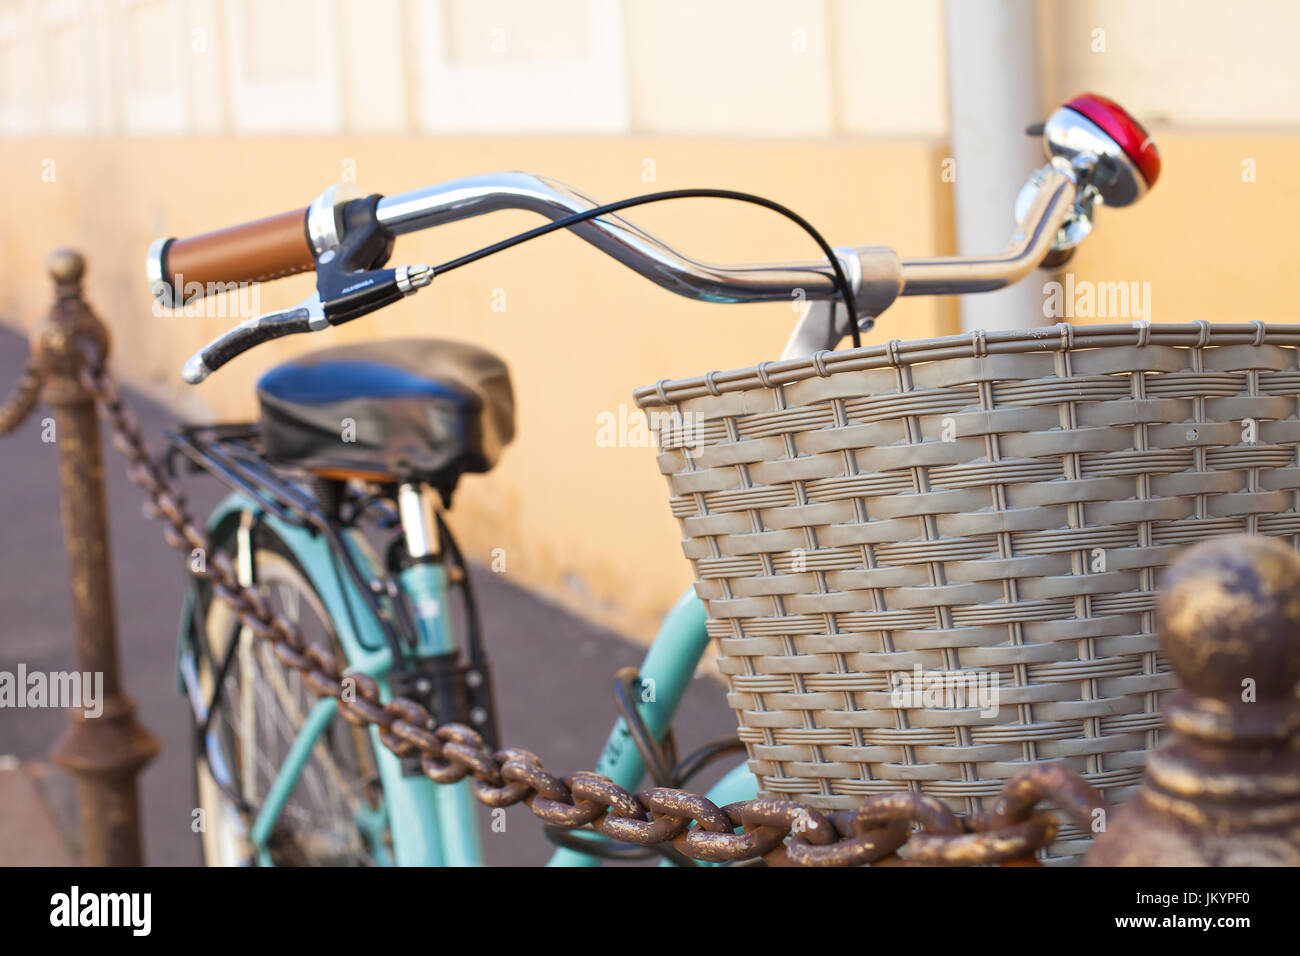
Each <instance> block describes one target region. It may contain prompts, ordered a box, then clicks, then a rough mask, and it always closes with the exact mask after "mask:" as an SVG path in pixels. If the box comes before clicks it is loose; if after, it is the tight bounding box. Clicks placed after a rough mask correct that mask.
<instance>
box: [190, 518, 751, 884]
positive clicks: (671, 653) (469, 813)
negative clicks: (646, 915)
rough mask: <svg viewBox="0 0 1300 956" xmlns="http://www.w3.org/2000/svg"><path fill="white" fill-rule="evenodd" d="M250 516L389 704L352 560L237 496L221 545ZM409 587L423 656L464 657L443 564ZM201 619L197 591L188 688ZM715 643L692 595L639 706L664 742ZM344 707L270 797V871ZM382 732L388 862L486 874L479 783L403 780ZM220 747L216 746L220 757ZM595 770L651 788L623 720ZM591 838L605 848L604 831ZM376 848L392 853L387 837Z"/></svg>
mask: <svg viewBox="0 0 1300 956" xmlns="http://www.w3.org/2000/svg"><path fill="white" fill-rule="evenodd" d="M249 512H251V513H252V514H253V515H254V516H255V517H256V518H257V520H258V521H259V522H261V523H262V524H264V525H266V526H267V527H269V528H270V529H271V530H272V531H273V532H274V533H275V534H276V535H277V536H278V537H279V538H280V539H281V540H282V541H284V542H285V544H286V545H288V547H289V549H290V551H292V553H293V556H294V559H295V560H296V561H297V563H298V565H299V567H300V568H301V569H302V571H303V573H304V574H305V575H306V577H307V580H308V581H309V583H310V584H311V586H312V587H313V588H314V589H315V591H316V593H317V594H318V595H319V596H320V599H321V601H322V602H323V604H324V607H325V611H326V613H327V614H328V616H329V619H330V621H331V623H332V624H333V626H334V629H335V632H336V633H337V635H338V639H339V643H340V644H341V645H342V647H343V650H344V653H345V654H346V655H347V660H348V669H349V671H351V672H353V673H362V674H367V675H369V676H371V677H373V678H375V680H376V681H378V683H379V686H380V690H381V694H382V695H383V696H385V697H387V696H388V694H389V693H390V690H389V685H388V680H387V677H388V673H389V671H390V670H391V668H392V665H393V660H392V652H391V650H390V647H389V642H388V641H387V640H386V639H385V635H384V627H385V625H384V624H383V622H381V621H379V620H378V619H376V618H375V616H374V614H372V613H371V611H370V608H369V605H368V604H367V603H366V602H365V600H364V599H363V598H362V597H361V595H360V594H359V593H358V592H357V590H356V587H355V585H353V583H352V581H351V579H350V578H349V577H348V576H347V575H346V574H343V573H341V572H340V567H339V566H340V559H339V557H338V556H337V555H336V554H334V552H333V551H332V550H331V549H330V546H329V544H328V542H327V541H326V540H325V537H324V536H323V535H320V534H314V533H313V532H312V531H310V530H308V529H306V528H302V527H299V526H296V525H293V524H290V523H288V522H285V521H282V520H280V519H279V518H277V517H276V516H275V515H274V514H270V513H265V512H263V510H262V509H261V507H260V506H259V505H258V504H256V503H255V502H254V501H253V500H252V499H250V498H248V497H247V496H245V495H243V494H240V493H238V492H236V493H233V494H231V495H229V496H227V497H226V498H225V500H224V501H222V502H221V504H220V505H218V506H217V508H216V510H215V511H214V512H213V513H212V515H211V516H210V518H209V521H208V524H209V529H210V530H211V531H212V533H213V540H214V543H216V544H218V545H219V544H222V543H224V542H223V541H222V540H221V537H222V532H223V529H224V532H225V537H226V539H227V540H228V539H229V536H230V533H231V532H230V529H232V528H234V527H236V526H237V525H238V524H239V520H240V518H241V516H242V515H244V514H245V513H249ZM339 536H340V538H341V539H342V541H343V543H344V546H345V547H347V548H349V549H350V551H351V553H352V556H353V558H354V560H355V561H356V562H357V564H358V566H359V567H361V568H362V569H363V570H373V571H374V572H375V573H376V574H378V573H379V572H380V569H379V568H376V567H374V565H373V561H372V558H371V557H370V553H369V550H368V549H367V548H365V547H363V546H362V541H361V536H360V533H359V532H357V531H355V530H353V529H348V528H342V529H340V531H339ZM398 583H399V586H400V587H401V588H402V590H403V591H404V592H405V593H406V594H407V595H408V596H409V597H410V598H411V599H412V600H411V601H410V607H412V608H413V609H415V614H416V627H417V630H418V648H417V653H419V654H437V653H443V652H446V651H450V650H454V649H455V646H456V645H455V642H454V639H453V636H452V634H451V632H450V628H449V622H448V620H447V619H446V617H445V615H444V614H442V613H440V612H441V611H442V609H445V608H447V607H448V600H447V597H448V594H447V582H446V580H445V577H444V572H443V569H442V567H441V566H440V565H437V564H431V563H420V564H415V565H413V566H411V567H409V568H407V569H406V570H405V571H403V572H402V573H401V575H400V577H399V582H398ZM193 616H194V603H193V594H192V592H191V594H190V595H189V596H188V597H187V599H186V603H185V609H184V612H183V614H182V620H181V628H180V640H179V657H178V661H179V666H178V673H179V674H180V675H181V676H180V684H181V690H182V691H185V690H186V687H185V683H186V682H185V679H184V674H185V673H186V672H187V669H188V670H189V672H191V673H192V672H193V665H194V658H195V648H194V646H193V635H194V621H193ZM707 644H708V635H707V633H706V632H705V628H704V609H703V607H702V606H701V604H700V602H699V601H698V599H696V597H695V595H694V594H693V593H692V592H690V591H688V592H687V593H686V594H684V595H683V596H682V597H681V599H680V600H678V602H677V604H676V605H675V606H674V607H673V609H672V610H671V611H670V612H669V613H668V615H667V616H666V617H665V619H664V622H663V625H662V626H661V627H660V629H659V633H658V635H657V636H656V637H655V640H654V643H653V644H652V645H651V647H650V649H649V651H648V652H647V653H646V656H645V660H644V661H643V662H642V664H641V668H640V674H641V679H642V687H643V693H642V694H641V696H640V698H639V699H638V700H636V701H635V706H636V708H637V711H638V713H639V715H640V717H641V718H642V720H644V721H645V723H646V726H647V727H648V728H649V729H650V732H651V733H652V734H653V735H654V736H655V738H656V739H659V738H662V737H663V736H664V734H665V733H666V732H667V730H668V728H669V726H670V725H671V723H672V719H673V716H674V714H675V713H676V711H677V707H678V704H679V703H680V702H681V699H682V695H683V694H684V693H685V690H686V687H687V685H688V684H689V683H690V680H691V677H692V675H693V674H694V672H695V668H696V667H697V666H698V664H699V662H700V657H701V656H702V654H703V653H704V649H705V647H706V646H707ZM191 697H193V695H191ZM195 706H196V707H197V706H198V704H195ZM335 710H336V701H334V700H333V699H331V698H326V699H322V700H320V701H318V702H317V703H316V705H315V706H314V707H313V709H312V710H311V712H310V713H309V714H308V716H307V718H306V720H305V721H304V722H303V726H302V728H301V730H300V731H299V733H298V736H297V738H296V739H295V740H294V742H293V744H292V745H291V746H290V748H289V753H288V754H287V756H286V757H285V760H284V763H283V764H282V765H281V766H280V768H279V770H278V772H277V774H276V777H275V780H274V781H273V782H272V784H271V787H270V788H269V790H268V792H267V796H266V800H265V801H264V803H263V805H262V807H261V808H260V809H259V811H258V813H257V816H256V819H255V820H254V821H253V825H252V827H251V829H250V832H249V838H250V840H251V842H252V845H253V850H254V852H255V854H256V858H257V860H258V862H259V863H264V864H265V863H269V862H270V858H269V854H268V853H267V852H266V840H267V838H268V837H269V836H270V834H271V832H272V830H273V829H274V827H275V823H276V820H277V819H278V818H279V815H280V813H281V811H282V810H283V809H284V805H285V802H286V801H287V800H288V797H289V794H290V793H292V792H293V789H294V786H295V784H296V783H297V781H298V777H299V775H300V774H301V773H302V770H303V767H304V766H305V765H306V762H307V759H308V757H309V756H310V754H311V751H312V747H313V745H314V744H315V743H316V741H317V740H318V739H319V737H320V735H321V734H322V733H323V732H324V730H325V728H326V727H327V726H328V725H329V723H330V721H331V720H333V719H334V718H335ZM370 734H371V741H372V743H373V746H374V751H375V757H376V760H377V762H378V767H379V774H380V781H381V783H382V785H383V793H384V805H383V807H382V808H381V809H380V810H379V811H374V812H370V813H368V814H366V816H365V818H363V819H358V820H357V821H356V822H357V825H358V826H359V827H360V828H362V829H363V830H364V831H365V832H368V833H371V834H375V835H378V834H380V833H382V832H383V830H384V827H385V825H387V827H388V828H389V830H390V832H391V834H392V842H393V854H392V858H391V859H388V858H386V857H381V858H380V860H379V862H381V863H390V864H395V865H398V866H478V865H481V864H482V863H483V850H482V844H481V842H480V839H479V834H480V830H479V809H478V806H477V803H476V801H475V800H474V798H473V795H472V793H471V791H470V784H469V781H468V780H462V781H460V782H459V783H455V784H435V783H433V781H431V780H429V779H427V778H426V777H424V776H406V775H404V774H403V773H402V767H401V762H400V760H399V759H398V758H397V757H395V756H394V755H393V754H392V753H390V752H389V751H388V749H387V748H386V747H383V746H382V745H381V744H380V743H379V739H378V731H377V730H376V729H375V728H373V727H372V728H371V729H370ZM213 749H214V748H212V747H209V748H208V752H209V754H212V753H213ZM595 769H596V770H597V771H598V772H600V773H603V774H605V775H606V776H608V777H610V778H611V779H612V780H614V781H615V782H616V783H618V784H619V785H620V786H623V787H626V788H627V789H629V790H633V789H635V788H636V787H637V786H638V785H639V783H640V782H641V779H642V777H643V776H644V774H645V766H644V763H643V762H642V760H641V756H640V754H639V753H638V752H637V749H636V747H635V746H634V745H633V743H632V738H631V735H630V734H629V732H628V728H627V724H626V723H625V721H624V720H623V719H622V718H621V717H620V718H618V720H617V721H616V722H615V724H614V728H613V730H612V731H611V732H610V735H609V738H608V740H607V742H606V744H605V748H604V751H603V752H602V753H601V755H600V758H599V759H598V760H597V762H596V767H595ZM756 792H757V785H756V782H755V780H754V777H753V775H752V774H751V773H750V772H749V770H748V768H747V767H746V766H745V764H744V763H741V764H740V765H738V766H737V767H736V768H735V769H733V770H732V771H731V772H729V773H728V774H727V775H726V776H725V777H724V778H723V779H722V780H721V781H719V782H718V784H717V785H716V786H715V787H714V788H713V790H712V791H710V793H709V798H710V799H711V800H713V801H714V803H717V804H718V805H720V806H721V805H725V804H727V803H732V802H734V801H736V800H744V799H749V798H751V797H753V796H754V795H755V793H756ZM590 838H591V839H594V840H598V839H602V838H601V837H599V836H597V835H596V834H592V835H591V837H590ZM372 843H373V845H376V846H381V845H382V843H381V841H379V840H374V841H372ZM599 863H600V859H599V858H598V857H596V856H592V855H590V854H586V853H580V852H578V851H575V850H567V849H561V850H558V851H557V852H556V853H555V855H554V856H553V857H552V859H551V862H550V865H551V866H596V865H599Z"/></svg>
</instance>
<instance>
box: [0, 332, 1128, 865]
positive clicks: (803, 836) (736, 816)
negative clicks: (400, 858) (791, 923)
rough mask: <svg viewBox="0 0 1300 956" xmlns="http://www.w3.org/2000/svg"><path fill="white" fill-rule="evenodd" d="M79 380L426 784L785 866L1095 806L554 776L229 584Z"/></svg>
mask: <svg viewBox="0 0 1300 956" xmlns="http://www.w3.org/2000/svg"><path fill="white" fill-rule="evenodd" d="M80 380H81V384H82V386H83V387H84V388H85V389H86V390H87V391H88V392H89V393H90V395H91V396H92V397H93V398H94V400H95V404H96V406H97V408H98V409H99V413H100V415H101V417H102V418H103V419H104V420H105V421H106V422H107V424H108V426H109V428H110V429H111V431H112V441H113V445H114V447H116V448H117V450H118V451H119V452H120V453H121V454H122V455H123V456H124V457H125V459H126V462H127V474H128V477H129V478H130V480H131V481H132V483H134V484H135V485H137V486H139V487H140V488H141V489H142V490H143V491H144V492H145V494H146V495H147V501H146V504H145V513H146V514H147V515H148V516H149V517H151V518H158V519H161V520H162V521H163V536H164V538H165V539H166V541H167V542H168V544H170V545H171V546H173V547H175V548H180V549H183V550H186V551H190V550H192V549H201V551H202V553H203V554H205V555H207V560H206V561H204V562H202V563H201V564H200V565H198V566H197V567H196V565H195V563H193V562H187V566H188V567H189V568H190V571H191V573H192V574H194V575H195V576H196V577H199V578H202V579H203V580H206V581H207V582H209V584H210V585H211V586H212V588H213V591H214V593H215V594H216V595H217V596H218V597H220V598H221V599H222V600H223V601H225V602H226V603H228V604H229V605H230V606H231V607H232V609H233V610H234V611H235V612H236V613H237V614H238V616H239V619H240V621H241V623H242V624H243V625H244V626H245V627H247V628H249V630H250V631H251V632H252V633H253V635H254V636H255V637H256V638H257V639H258V640H265V641H269V642H270V643H271V646H272V649H273V651H274V653H275V656H276V658H277V659H278V660H279V662H280V663H281V664H282V665H283V666H285V667H288V668H292V669H294V670H296V671H298V672H300V674H301V676H302V680H303V683H304V684H305V685H306V686H307V687H308V688H310V689H311V690H312V692H313V693H315V694H316V695H317V696H320V697H334V698H336V699H337V700H338V701H339V711H340V712H341V713H342V714H343V716H344V718H346V719H347V720H348V721H350V722H352V723H353V724H356V725H358V726H369V725H374V726H376V727H377V728H378V733H379V739H380V741H381V742H382V743H383V745H384V746H385V747H387V748H388V749H389V750H390V751H392V752H393V753H394V754H395V755H397V756H399V757H412V756H416V755H418V756H419V759H420V765H421V768H422V769H423V771H424V773H425V775H426V776H427V777H428V778H429V779H430V780H432V781H434V782H435V783H454V782H456V781H459V780H463V779H465V778H466V777H469V778H470V784H471V789H472V791H473V794H474V796H475V797H476V798H477V799H478V801H479V802H480V803H483V804H485V805H487V806H489V807H508V806H513V805H514V804H518V803H523V804H524V805H525V806H527V807H528V808H529V809H531V810H532V812H533V814H534V815H535V816H536V817H538V818H539V819H540V820H542V821H543V822H545V823H549V824H552V825H555V826H559V827H563V828H567V829H579V828H589V829H590V830H593V831H595V832H596V833H599V834H601V835H603V836H605V837H608V838H609V839H612V840H617V841H621V842H624V843H631V844H635V845H637V846H642V847H653V846H657V845H660V844H664V843H671V844H672V846H673V847H674V849H676V850H677V851H678V852H679V853H681V854H684V855H685V856H687V857H690V858H692V859H695V860H704V861H709V862H715V863H736V862H742V861H747V860H754V859H758V858H761V859H762V860H763V861H764V862H766V863H768V864H773V865H799V866H860V865H864V864H870V863H880V864H883V865H931V866H936V865H937V866H972V865H979V864H990V863H1003V862H1010V861H1020V860H1025V859H1026V858H1029V857H1031V856H1032V854H1034V853H1035V851H1037V850H1039V849H1041V848H1043V847H1045V846H1047V845H1048V844H1049V843H1050V842H1051V841H1052V840H1053V839H1054V838H1055V836H1056V833H1057V825H1056V821H1055V820H1054V819H1053V817H1052V816H1051V815H1050V814H1048V813H1046V812H1044V811H1042V810H1040V809H1038V804H1039V803H1041V802H1042V801H1044V800H1051V801H1052V802H1054V803H1055V804H1056V805H1057V806H1058V807H1059V808H1060V809H1061V810H1063V811H1064V812H1065V813H1066V814H1068V815H1069V816H1070V817H1071V818H1072V819H1073V820H1074V821H1075V822H1076V824H1077V825H1079V826H1081V827H1083V828H1084V829H1085V830H1087V829H1089V828H1090V826H1091V820H1092V816H1093V814H1094V813H1095V812H1096V811H1097V809H1098V808H1100V807H1103V806H1104V804H1103V802H1102V800H1101V799H1100V797H1099V795H1098V794H1097V793H1096V791H1095V790H1093V788H1092V787H1091V786H1090V785H1089V784H1088V783H1087V782H1086V781H1084V780H1083V778H1081V777H1079V776H1078V775H1077V774H1075V773H1073V772H1072V771H1070V770H1068V769H1066V768H1064V767H1062V766H1059V765H1055V764H1033V765H1030V766H1028V767H1026V768H1025V769H1023V770H1021V771H1019V772H1018V773H1017V774H1015V775H1014V776H1013V777H1011V778H1010V779H1009V780H1008V781H1007V782H1006V784H1005V785H1004V786H1003V788H1002V791H1001V795H1000V796H999V797H998V799H997V800H996V802H995V804H994V807H993V809H992V810H989V811H986V812H982V813H977V814H971V815H968V816H965V817H963V816H960V815H958V814H956V813H955V812H953V811H952V810H951V809H950V808H949V807H948V806H947V805H946V804H944V803H943V802H942V801H940V800H938V799H937V798H935V797H932V796H929V795H926V794H923V793H917V792H911V791H909V792H899V793H888V794H878V795H874V796H869V797H867V798H865V799H864V800H863V801H862V803H861V804H860V805H859V806H858V807H857V808H856V809H853V810H844V811H837V812H831V813H822V812H821V811H818V810H816V809H814V808H812V807H809V806H806V805H804V804H800V803H798V802H796V801H793V800H785V799H779V798H774V797H761V798H759V799H755V800H745V801H741V802H738V803H733V804H729V805H727V806H724V807H719V806H717V805H716V804H714V803H713V802H711V801H710V800H708V799H707V798H706V797H703V796H700V795H699V794H695V793H690V792H688V791H685V790H672V789H667V788H663V787H653V788H650V789H647V790H643V791H640V792H637V793H632V792H630V791H628V790H626V789H625V788H623V787H621V786H619V785H618V784H616V783H615V782H614V781H613V780H611V779H609V778H608V777H606V776H603V775H602V774H598V773H594V772H590V771H578V772H577V773H573V774H570V775H568V776H565V777H557V776H555V775H553V774H551V773H550V772H548V771H547V770H546V769H545V768H544V767H543V765H542V762H541V760H540V759H539V758H538V757H537V756H536V755H535V754H533V753H531V752H529V751H527V750H521V749H517V748H505V749H501V750H497V751H495V752H489V751H488V750H487V749H486V748H485V746H484V743H483V740H482V738H481V737H480V736H479V734H478V732H477V731H475V730H473V729H472V728H470V727H467V726H465V725H463V724H454V723H450V724H443V725H441V726H435V725H434V724H433V722H432V720H431V719H430V717H429V714H428V711H426V710H425V709H424V707H422V706H421V705H420V704H418V703H416V702H415V701H412V700H408V699H406V698H400V697H399V698H394V699H392V700H390V701H388V702H387V703H384V702H383V701H382V700H381V699H380V693H379V683H378V682H377V681H376V680H375V679H374V678H373V677H370V676H368V675H365V674H350V673H347V671H346V670H345V669H344V668H343V667H341V666H340V662H339V661H338V660H336V659H335V657H334V654H333V653H332V652H331V651H330V650H329V649H327V648H326V647H324V646H323V645H321V644H318V643H313V644H306V643H305V642H304V640H303V637H302V635H301V634H300V633H299V632H298V630H297V628H296V627H295V626H294V624H293V623H292V622H291V621H289V620H288V619H286V618H285V617H283V616H281V615H276V614H272V613H271V611H270V610H269V608H268V607H267V605H266V603H265V601H264V600H263V598H262V596H261V594H260V593H259V592H258V591H256V590H255V589H252V588H248V587H245V586H243V585H242V584H240V583H239V580H238V577H237V575H236V571H235V567H234V565H233V563H232V561H231V559H230V556H229V555H227V554H226V553H224V552H222V551H217V550H211V549H210V547H209V542H208V537H207V534H206V533H205V532H204V530H203V528H202V527H201V526H200V525H199V524H197V523H196V522H195V521H194V519H193V517H192V516H191V515H190V513H189V511H188V509H187V508H186V505H185V501H184V498H183V496H182V495H181V494H179V493H178V492H177V490H176V489H175V487H174V486H173V485H172V483H171V481H170V479H169V477H168V476H167V475H165V474H164V473H163V471H162V470H161V469H160V468H159V466H158V464H157V462H156V461H155V460H154V458H153V457H152V456H151V455H150V453H149V449H148V446H147V445H146V443H145V441H144V439H143V437H142V434H141V429H140V426H139V422H138V421H137V420H136V418H135V416H134V414H133V413H132V412H131V410H130V409H129V408H128V407H127V406H126V405H125V404H124V403H123V401H122V397H121V395H120V394H119V392H118V389H117V385H116V383H115V382H114V380H113V378H112V376H111V374H110V373H109V372H108V369H107V367H106V365H105V363H104V362H103V361H102V360H100V359H99V358H98V356H95V355H92V356H90V357H88V360H87V361H86V363H85V364H84V365H83V367H82V369H81V375H80ZM39 390H40V379H39V374H38V373H37V371H36V370H35V369H34V367H33V366H31V365H30V364H29V365H28V368H27V370H26V372H25V374H24V377H23V378H22V379H21V380H20V382H19V383H18V386H17V388H16V389H15V390H14V392H13V394H12V395H11V397H10V398H9V400H8V401H7V402H6V404H5V405H4V406H3V407H2V408H0V434H3V433H4V432H6V431H10V430H12V429H13V428H15V427H17V424H18V423H19V422H21V421H22V420H23V419H24V418H25V417H26V416H27V415H28V414H29V413H30V411H31V408H32V406H33V405H34V404H35V402H36V398H37V395H38V393H39ZM914 828H915V832H914ZM899 851H902V852H901V853H900V852H899Z"/></svg>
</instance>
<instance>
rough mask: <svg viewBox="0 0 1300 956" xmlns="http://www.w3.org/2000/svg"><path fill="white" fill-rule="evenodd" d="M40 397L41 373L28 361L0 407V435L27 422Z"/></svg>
mask: <svg viewBox="0 0 1300 956" xmlns="http://www.w3.org/2000/svg"><path fill="white" fill-rule="evenodd" d="M40 395H41V373H40V370H39V369H37V367H36V364H35V363H34V362H33V361H31V360H30V359H29V360H28V361H27V364H26V365H24V366H23V373H22V375H20V376H19V378H18V381H17V382H15V383H14V387H13V390H12V391H11V392H10V393H9V396H8V398H6V399H5V403H4V404H3V405H0V435H7V434H9V433H10V432H11V431H13V430H14V429H16V428H17V427H18V426H19V425H21V424H22V423H23V422H25V421H26V420H27V417H28V416H29V415H31V413H32V409H34V408H35V407H36V400H37V399H38V398H40Z"/></svg>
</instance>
